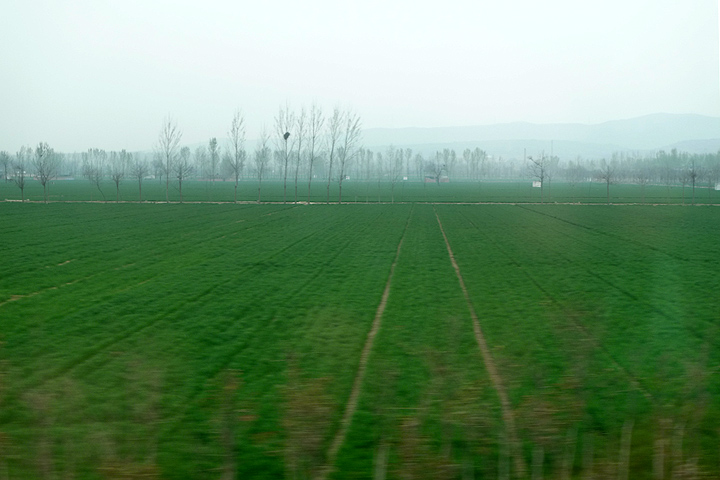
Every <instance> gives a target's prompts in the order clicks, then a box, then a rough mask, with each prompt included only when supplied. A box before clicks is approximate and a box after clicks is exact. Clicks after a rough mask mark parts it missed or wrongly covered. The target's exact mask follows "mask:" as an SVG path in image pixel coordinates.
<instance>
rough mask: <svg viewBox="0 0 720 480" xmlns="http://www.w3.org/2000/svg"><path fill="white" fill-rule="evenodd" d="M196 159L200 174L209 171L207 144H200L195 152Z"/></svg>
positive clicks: (197, 170)
mask: <svg viewBox="0 0 720 480" xmlns="http://www.w3.org/2000/svg"><path fill="white" fill-rule="evenodd" d="M193 157H194V161H195V171H196V172H197V173H198V175H203V174H204V173H205V172H206V171H207V168H208V166H207V163H208V154H207V149H206V148H205V145H200V146H199V147H197V148H196V149H195V152H194V154H193Z"/></svg>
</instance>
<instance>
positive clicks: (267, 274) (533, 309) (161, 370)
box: [0, 181, 720, 479]
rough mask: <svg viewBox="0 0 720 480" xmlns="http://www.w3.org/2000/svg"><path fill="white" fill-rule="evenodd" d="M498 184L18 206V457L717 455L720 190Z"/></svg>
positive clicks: (11, 276)
mask: <svg viewBox="0 0 720 480" xmlns="http://www.w3.org/2000/svg"><path fill="white" fill-rule="evenodd" d="M84 183H85V182H83V184H84ZM73 184H75V185H79V184H77V183H75V182H67V183H65V184H62V182H59V181H58V182H56V184H55V185H54V186H53V187H52V190H51V192H52V193H51V194H52V195H55V197H51V198H52V199H53V200H61V199H62V200H83V199H85V196H86V195H88V194H89V192H90V191H91V189H90V188H89V185H86V187H87V188H86V187H82V188H73ZM250 186H251V184H250V183H249V182H248V184H247V185H246V187H247V189H246V193H244V194H243V195H244V199H246V200H251V199H254V198H252V195H251V194H250ZM108 187H110V185H108ZM254 187H255V188H256V187H257V186H256V185H255V186H254ZM318 187H319V188H318V190H317V196H318V198H317V199H322V194H323V191H324V190H323V189H324V186H323V185H319V186H318ZM477 187H478V185H465V186H463V185H460V186H454V185H453V186H449V185H421V184H416V185H414V186H410V185H408V186H406V187H405V191H404V194H403V195H405V196H404V197H403V198H402V201H406V202H407V201H417V202H424V201H437V202H439V203H440V204H437V205H432V204H424V203H417V204H410V203H408V204H399V205H387V204H382V205H378V204H369V205H368V204H365V201H366V200H367V202H368V203H372V202H373V201H374V202H377V201H378V199H377V198H374V199H373V198H372V197H371V193H370V188H369V186H368V185H361V184H358V185H355V186H351V187H348V190H347V192H350V193H347V195H348V196H346V198H347V199H348V200H351V201H354V200H355V199H354V197H355V195H357V196H358V203H359V204H357V205H355V204H349V205H343V206H338V205H292V204H288V205H252V204H242V205H233V204H231V203H228V204H209V203H204V204H184V205H181V204H177V203H174V204H156V203H146V204H139V203H120V204H114V203H51V204H48V205H45V204H41V203H28V204H21V203H17V202H3V203H0V219H1V220H2V235H0V240H1V241H0V252H2V253H1V254H0V255H1V258H2V259H3V261H2V263H0V342H2V343H1V344H0V345H1V348H0V479H6V478H7V479H9V478H141V477H142V478H178V479H180V478H282V477H286V478H313V477H316V476H318V475H319V474H320V473H321V472H324V473H327V475H328V478H337V479H341V478H373V477H375V478H380V477H381V476H382V475H385V476H386V478H463V479H466V478H540V475H541V474H542V475H544V477H543V478H590V477H591V476H592V478H623V477H622V475H623V472H629V477H625V478H633V479H635V478H639V479H643V478H648V479H651V478H660V477H659V476H660V474H662V475H663V476H664V477H663V478H672V477H671V475H675V477H676V478H717V477H718V476H719V475H720V375H718V365H720V330H719V328H718V327H720V242H719V241H718V238H720V237H719V236H718V234H719V233H720V210H718V209H717V208H716V207H704V206H698V207H681V206H677V205H670V206H652V205H646V206H643V205H637V206H618V205H610V206H605V205H537V204H530V203H531V202H533V201H534V200H531V197H530V196H528V197H527V199H526V200H523V199H524V198H525V197H523V196H522V195H523V194H522V192H521V195H520V197H521V198H520V200H519V201H520V202H521V203H523V204H519V205H450V204H444V203H445V202H451V201H482V199H480V200H477V199H476V200H470V198H471V197H472V195H474V194H473V193H472V191H471V188H477ZM482 187H483V188H486V189H488V190H489V189H491V188H495V187H493V186H491V185H483V186H482ZM621 187H622V186H617V188H618V190H619V191H620V190H621ZM2 188H3V190H2V193H4V194H6V196H5V197H4V198H12V199H14V197H10V196H9V194H8V192H14V190H10V188H9V186H3V187H2ZM205 188H206V186H205V185H201V182H196V183H195V184H192V186H191V187H190V188H189V189H188V190H187V192H188V193H187V194H186V195H187V196H186V200H188V199H194V201H207V200H208V199H209V200H210V201H228V200H230V201H231V200H232V196H231V195H232V185H231V184H229V183H228V184H227V185H224V184H214V185H211V186H210V187H207V188H208V189H210V188H212V189H214V191H213V192H210V193H211V194H212V196H210V197H207V196H206V195H207V194H208V192H207V191H205V190H203V189H205ZM363 188H366V189H367V195H366V196H367V199H365V198H362V194H361V191H362V189H363ZM430 188H432V189H436V190H442V191H443V192H445V193H444V194H442V195H441V194H428V193H423V192H427V189H430ZM514 188H521V187H520V186H517V187H516V186H510V187H508V186H507V185H505V187H504V188H500V187H497V190H494V191H493V192H494V193H489V194H488V195H490V196H491V197H492V198H494V199H495V200H494V201H497V199H499V198H507V199H512V201H518V198H517V197H516V196H514V195H516V193H517V192H515V191H514V190H513V189H514ZM522 188H525V187H522ZM567 188H568V189H570V187H569V186H568V187H567ZM585 188H588V187H587V186H585ZM592 188H595V186H593V187H592ZM648 188H650V187H648ZM657 188H658V191H657V192H658V193H657V195H658V197H660V196H662V195H663V194H667V189H666V188H665V187H657ZM223 189H224V190H223ZM15 190H17V188H16V187H15ZM526 190H527V191H528V192H529V193H528V195H532V194H534V193H535V190H537V189H534V190H533V189H531V188H526ZM557 190H558V191H557V192H556V194H557V195H558V197H557V198H559V197H560V193H559V191H560V190H561V188H560V187H559V186H558V187H557ZM344 191H345V189H344ZM221 192H222V194H221ZM382 192H385V193H387V192H386V191H385V190H382V191H381V194H380V196H381V201H386V200H388V199H389V197H387V198H385V199H384V198H383V197H382V196H383V195H385V193H382ZM568 192H569V190H568ZM627 192H628V193H627V194H626V197H627V198H628V199H630V198H637V191H636V190H631V189H628V190H627ZM105 193H106V195H107V196H108V197H109V198H113V199H114V192H113V191H112V190H108V191H107V192H105ZM134 193H136V192H134V191H132V190H131V189H130V185H129V184H128V190H127V193H125V191H123V199H124V200H135V198H133V197H132V195H134ZM292 193H293V194H294V190H293V191H292ZM377 193H378V190H377V189H376V190H375V192H374V193H372V195H375V196H376V197H377ZM41 194H42V192H40V195H41ZM216 194H217V196H215V195H216ZM228 194H229V195H230V197H229V198H227V195H228ZM256 194H257V190H255V191H254V195H256ZM267 194H268V199H271V200H278V199H280V200H282V190H281V185H278V184H272V183H270V184H268V188H267ZM305 194H306V195H307V185H305ZM686 194H687V192H686ZM703 194H704V195H708V191H704V193H703ZM711 194H713V195H714V194H716V192H711ZM33 195H36V193H33ZM278 195H279V197H278ZM397 195H398V194H397V191H396V199H397V200H400V199H399V198H397ZM423 195H425V197H423ZM562 195H564V196H565V197H566V198H568V199H569V198H570V194H569V193H567V192H566V193H563V194H562ZM603 195H604V188H600V187H599V186H598V200H596V203H602V202H603V201H604V197H603ZM31 197H32V196H31ZM245 197H247V198H245ZM565 197H563V198H565ZM147 198H148V199H151V200H152V199H154V200H161V199H163V198H164V190H163V189H161V188H159V186H158V185H156V186H155V188H154V189H151V188H148V190H147ZM291 198H292V197H291ZM472 198H475V197H472ZM488 198H490V197H488ZM551 198H552V197H551ZM672 198H674V199H675V200H673V203H679V202H678V201H677V200H678V197H672ZM36 199H37V198H36ZM305 199H306V198H305ZM93 200H97V198H95V197H93ZM175 200H178V198H176V199H175ZM716 201H717V200H716ZM638 202H639V201H638ZM632 203H634V202H632ZM440 222H441V223H442V227H443V229H444V231H445V234H446V235H447V239H448V242H449V245H450V248H451V249H452V252H453V255H454V258H455V260H456V262H457V265H458V267H459V272H460V274H461V275H462V278H463V281H464V285H465V287H466V289H467V299H469V303H468V300H467V299H466V297H465V294H464V293H463V290H462V289H461V285H460V283H459V280H458V276H457V274H456V270H455V269H454V268H453V265H452V263H451V259H450V255H449V253H448V248H447V246H446V243H445V240H444V237H443V233H442V231H441V229H440ZM401 242H402V243H401ZM399 245H401V248H398V247H399ZM395 261H396V263H395V268H394V270H393V269H392V266H393V262H395ZM391 271H392V278H391V279H390V288H389V295H388V297H387V304H386V305H385V309H384V311H383V313H382V316H381V317H380V321H381V323H379V329H378V330H377V334H376V335H375V336H374V337H373V338H374V340H373V343H372V348H371V350H370V351H369V355H368V356H367V358H366V360H367V364H366V368H364V367H363V368H364V370H363V371H364V373H363V375H362V376H361V377H358V371H359V366H360V364H361V355H362V352H363V348H364V347H365V345H366V341H367V339H368V333H369V332H370V331H371V328H372V326H373V324H374V322H377V321H378V318H376V317H377V316H376V314H377V313H378V307H379V305H380V304H381V299H382V298H383V292H384V289H385V287H386V285H387V283H388V279H389V277H390V274H391ZM470 306H471V307H472V308H473V310H474V311H475V312H476V313H477V317H478V321H479V325H480V327H481V328H482V334H483V336H484V340H485V341H486V343H487V347H488V350H489V352H490V355H491V357H492V361H493V362H494V365H495V366H496V369H497V376H498V378H499V379H500V381H501V384H500V387H499V386H498V383H497V380H498V379H497V378H492V376H491V375H490V374H489V373H488V368H487V363H486V360H487V359H486V358H485V357H484V355H483V354H482V352H481V350H480V349H479V348H478V342H477V339H476V336H475V334H474V330H473V322H472V318H471V313H470ZM356 378H360V381H359V386H360V388H359V396H358V401H357V410H355V411H354V414H353V415H352V416H351V421H350V423H349V425H347V431H346V435H345V436H343V437H342V439H341V440H342V441H341V443H340V447H339V450H338V451H337V455H336V456H334V457H330V456H329V455H328V452H329V451H330V449H331V445H332V443H333V440H334V439H336V438H337V437H338V432H341V431H342V425H343V421H342V419H343V415H344V414H345V411H346V405H347V404H348V400H349V399H350V396H351V391H352V389H353V384H354V382H355V381H356ZM499 388H500V389H502V390H504V391H505V392H506V395H507V398H508V400H509V409H508V408H506V407H505V406H503V405H502V402H501V400H500V397H499V390H498V389H499ZM508 415H510V416H511V417H512V419H514V425H509V424H508ZM513 439H515V440H516V443H514V440H513ZM328 463H329V464H330V466H329V467H330V468H325V469H323V467H326V466H328V465H327V464H328Z"/></svg>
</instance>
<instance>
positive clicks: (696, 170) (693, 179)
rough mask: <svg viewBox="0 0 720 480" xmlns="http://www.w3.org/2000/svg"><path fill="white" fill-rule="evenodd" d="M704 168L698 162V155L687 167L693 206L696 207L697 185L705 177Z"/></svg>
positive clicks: (693, 157)
mask: <svg viewBox="0 0 720 480" xmlns="http://www.w3.org/2000/svg"><path fill="white" fill-rule="evenodd" d="M703 173H704V172H703V168H702V166H701V165H700V163H699V162H698V160H697V155H693V156H692V157H691V158H690V161H689V162H688V164H687V167H686V175H685V176H686V177H687V179H688V180H689V181H690V184H691V185H692V204H693V205H695V183H697V181H698V179H700V178H702V176H703Z"/></svg>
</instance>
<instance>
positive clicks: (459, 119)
mask: <svg viewBox="0 0 720 480" xmlns="http://www.w3.org/2000/svg"><path fill="white" fill-rule="evenodd" d="M718 46H719V40H718V1H717V0H602V1H601V0H545V1H537V0H503V1H499V0H445V1H442V2H437V1H436V2H422V1H420V2H418V1H417V0H415V1H392V0H386V1H375V0H364V1H357V2H343V1H340V0H334V1H333V0H328V1H325V0H322V1H319V0H318V1H316V0H305V1H283V0H270V1H259V0H258V1H253V2H248V1H242V0H241V1H214V0H206V1H203V2H197V1H192V2H189V1H178V0H175V1H152V0H144V1H134V0H121V1H103V0H85V1H75V0H56V1H49V0H48V1H39V0H0V150H8V151H10V152H14V151H16V150H18V149H19V148H20V146H21V145H34V144H37V143H38V142H40V141H47V142H48V143H50V145H51V146H53V147H55V148H56V149H57V150H61V151H73V150H84V149H87V148H91V147H98V148H105V149H108V150H112V149H121V148H127V149H130V150H138V149H150V148H152V147H153V145H154V144H155V143H156V139H157V135H158V132H159V130H160V126H161V123H162V120H163V117H165V116H166V115H168V114H171V115H172V116H173V117H175V118H176V119H177V121H178V124H179V126H180V128H181V129H182V130H183V131H184V137H183V143H195V142H199V141H205V140H207V139H208V138H209V137H211V136H216V137H220V138H221V137H225V135H226V132H227V130H228V127H229V125H230V121H231V118H232V114H233V111H234V110H235V109H236V108H238V107H239V108H241V109H242V110H243V112H244V114H245V116H246V122H247V125H248V136H249V137H253V136H255V135H256V133H257V131H258V130H259V129H260V127H261V126H262V125H263V124H266V125H268V127H271V126H272V123H273V116H274V115H275V113H276V112H277V110H278V108H279V106H280V105H281V104H285V102H288V103H289V105H290V106H291V107H293V108H299V107H300V106H301V105H309V104H310V103H312V102H313V101H315V102H317V103H318V104H319V105H321V106H323V107H324V108H325V109H326V110H329V109H331V108H332V107H333V106H335V105H340V106H343V107H346V108H352V109H354V110H355V111H356V112H358V113H359V114H360V116H361V118H362V120H363V126H364V127H366V128H370V127H407V126H417V127H432V126H457V125H481V124H488V123H496V122H510V121H530V122H536V123H552V122H580V123H599V122H603V121H606V120H613V119H620V118H629V117H634V116H640V115H645V114H650V113H657V112H668V113H699V114H704V115H712V116H719V115H720V80H719V74H718V71H719V53H718V52H719V48H718ZM719 136H720V135H719Z"/></svg>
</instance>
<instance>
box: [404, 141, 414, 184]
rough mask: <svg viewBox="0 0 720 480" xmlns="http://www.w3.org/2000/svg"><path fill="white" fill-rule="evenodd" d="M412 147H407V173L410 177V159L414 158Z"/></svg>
mask: <svg viewBox="0 0 720 480" xmlns="http://www.w3.org/2000/svg"><path fill="white" fill-rule="evenodd" d="M412 153H413V151H412V148H406V149H405V175H406V176H407V177H408V178H410V160H412Z"/></svg>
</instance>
